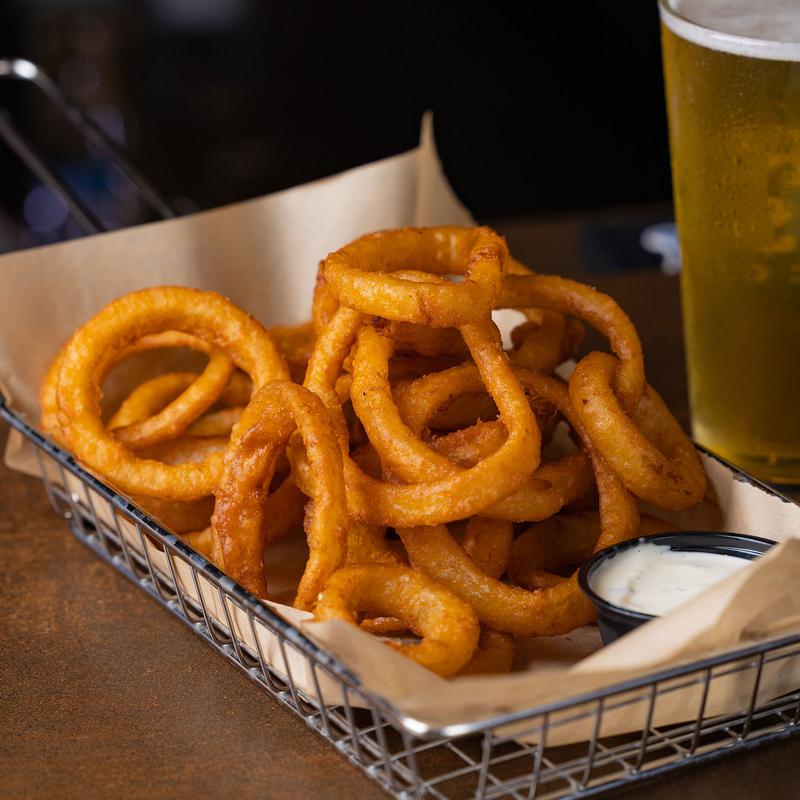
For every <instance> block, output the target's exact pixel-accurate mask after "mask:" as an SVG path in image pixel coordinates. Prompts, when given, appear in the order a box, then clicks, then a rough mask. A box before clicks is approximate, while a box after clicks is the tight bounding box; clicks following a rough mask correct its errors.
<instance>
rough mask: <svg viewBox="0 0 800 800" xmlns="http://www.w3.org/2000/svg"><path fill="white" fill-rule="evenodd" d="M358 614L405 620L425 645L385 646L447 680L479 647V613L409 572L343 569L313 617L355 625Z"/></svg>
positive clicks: (400, 569) (376, 567) (367, 567)
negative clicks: (339, 620)
mask: <svg viewBox="0 0 800 800" xmlns="http://www.w3.org/2000/svg"><path fill="white" fill-rule="evenodd" d="M359 612H362V613H363V612H372V613H379V614H385V615H389V616H395V617H398V618H399V619H401V620H402V621H403V622H404V623H405V626H406V627H407V628H408V629H409V630H411V631H413V632H414V633H416V634H417V635H418V636H420V637H421V639H422V641H421V642H419V643H418V644H404V643H400V642H386V645H387V646H389V647H391V648H392V649H394V650H397V651H398V652H400V653H402V654H403V655H405V656H407V657H408V658H410V659H412V660H413V661H416V662H417V663H418V664H420V665H422V666H423V667H427V668H428V669H430V670H431V671H433V672H436V673H437V674H439V675H441V676H442V677H445V678H446V677H449V676H450V675H454V674H455V673H457V672H458V671H459V670H461V669H463V668H464V667H465V666H466V665H467V664H468V663H469V661H470V659H471V658H472V655H473V653H474V652H475V648H476V646H477V644H478V637H479V635H480V627H479V625H478V620H477V619H476V618H475V612H474V611H473V610H472V609H471V608H470V607H469V606H468V605H467V604H466V603H464V602H463V601H462V600H459V599H458V598H457V597H456V596H455V595H454V594H452V593H451V592H449V591H447V589H444V588H442V587H441V586H438V585H437V584H435V583H434V582H433V581H432V580H430V578H427V577H426V576H425V575H423V574H421V573H419V572H415V571H414V570H411V569H408V568H407V567H392V566H387V565H384V564H370V565H361V566H352V567H345V568H344V569H340V570H339V571H338V572H336V573H335V574H334V575H333V576H332V577H331V578H330V579H329V580H328V582H327V584H326V585H325V589H324V590H323V592H322V594H321V595H320V598H319V601H318V602H317V606H316V608H315V610H314V615H315V618H316V619H318V620H330V619H341V620H345V621H346V622H349V623H351V624H353V625H357V624H358V621H357V615H358V613H359Z"/></svg>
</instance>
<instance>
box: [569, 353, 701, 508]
mask: <svg viewBox="0 0 800 800" xmlns="http://www.w3.org/2000/svg"><path fill="white" fill-rule="evenodd" d="M617 364H618V362H617V360H616V359H615V358H614V357H613V356H610V355H607V354H606V353H590V354H589V355H588V356H586V357H585V358H584V359H582V360H581V361H580V363H579V364H578V366H577V367H575V371H574V372H573V374H572V377H571V378H570V381H569V393H570V398H571V399H572V403H573V405H574V406H575V411H576V414H577V415H578V416H579V418H580V420H581V423H582V424H583V426H584V427H585V428H586V430H587V432H588V435H589V437H590V438H591V439H592V442H593V443H594V446H595V447H596V448H597V449H598V450H599V452H600V453H601V454H602V455H603V457H604V458H605V459H606V461H608V463H609V464H610V465H611V467H612V469H614V470H615V471H616V473H617V474H618V475H619V476H620V478H622V481H623V483H624V484H625V486H627V488H628V489H629V490H630V491H632V492H633V493H634V494H635V495H637V496H638V497H641V498H642V499H643V500H646V501H647V502H648V503H652V504H653V505H655V506H658V507H659V508H666V509H670V510H673V511H679V510H681V509H684V508H689V507H690V506H693V505H696V504H697V503H699V502H700V501H701V500H702V499H703V496H704V494H705V490H706V475H705V472H704V471H703V466H702V464H701V463H700V458H699V456H698V455H697V451H696V450H695V447H694V445H693V444H692V442H691V441H690V440H689V438H688V437H687V436H686V434H685V433H684V432H683V430H682V429H681V426H680V425H679V424H678V422H677V420H676V419H675V417H673V416H672V414H671V413H670V411H669V409H668V408H667V406H666V405H665V403H664V401H663V400H662V399H661V397H659V395H658V393H657V392H656V391H655V389H653V388H652V387H651V386H647V387H646V388H645V392H644V394H643V395H642V398H641V400H640V402H639V404H638V406H637V408H636V410H635V411H634V412H633V414H632V415H631V416H630V417H629V416H628V415H626V414H625V412H624V411H623V409H622V407H621V406H620V404H619V402H618V401H617V399H616V397H615V395H614V390H613V389H612V387H611V381H612V380H613V376H614V374H615V371H618V367H617Z"/></svg>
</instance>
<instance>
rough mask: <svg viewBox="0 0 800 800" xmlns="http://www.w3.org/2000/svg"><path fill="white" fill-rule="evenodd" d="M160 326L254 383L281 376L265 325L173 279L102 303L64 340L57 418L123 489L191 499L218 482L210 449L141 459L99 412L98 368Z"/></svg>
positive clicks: (77, 447) (93, 464) (74, 446)
mask: <svg viewBox="0 0 800 800" xmlns="http://www.w3.org/2000/svg"><path fill="white" fill-rule="evenodd" d="M164 330H166V331H173V330H175V331H180V332H185V333H191V335H193V336H196V337H198V338H201V339H203V340H204V341H206V342H207V343H208V344H210V345H213V346H215V347H219V348H220V349H222V350H225V351H226V352H227V353H228V355H229V356H230V358H231V359H232V361H233V362H234V363H235V364H236V365H237V366H238V367H239V368H240V369H243V370H244V371H245V372H247V373H248V374H249V375H250V376H251V378H252V380H253V383H254V386H256V387H260V386H262V385H263V384H264V383H266V382H268V381H270V380H273V379H276V378H285V377H286V376H287V369H286V365H285V364H284V362H283V359H282V358H281V356H280V354H279V353H278V351H277V349H276V347H275V345H274V343H273V341H272V339H271V338H270V336H269V334H268V333H267V331H266V330H265V329H264V328H263V327H262V326H261V325H260V324H259V323H258V322H256V321H255V320H254V319H253V318H252V317H250V316H249V315H248V314H246V313H245V312H244V311H241V310H240V309H238V308H237V307H236V306H234V305H233V304H232V303H231V302H230V301H229V300H226V299H225V298H224V297H222V296H221V295H219V294H216V293H215V292H203V291H199V290H196V289H187V288H183V287H177V286H168V287H157V288H153V289H143V290H141V291H138V292H133V293H131V294H128V295H125V296H124V297H121V298H119V299H117V300H115V301H113V302H112V303H110V304H109V305H107V306H106V307H105V308H104V309H103V310H102V311H100V312H99V313H98V314H97V315H95V316H94V317H93V318H92V319H91V320H90V321H89V322H87V323H86V324H85V325H83V327H81V328H79V329H78V331H77V332H76V333H75V335H74V336H73V337H72V339H71V340H70V341H69V343H68V344H67V347H66V349H65V350H64V353H63V355H62V357H61V359H60V361H61V366H60V369H59V373H58V387H57V396H58V407H59V416H58V419H59V423H60V425H61V429H62V432H63V434H64V437H65V439H66V441H67V443H68V444H69V447H70V449H71V450H72V452H73V453H74V454H75V455H76V457H77V458H78V459H80V460H81V461H82V462H84V463H85V464H87V465H88V466H89V467H90V468H91V469H94V470H96V471H97V472H99V473H101V474H103V475H105V476H106V477H107V478H108V480H109V481H111V483H113V484H114V485H115V486H117V487H118V488H119V489H121V490H122V491H124V492H128V493H131V494H146V495H148V496H151V497H161V498H164V499H167V498H174V499H178V500H196V499H199V498H200V497H205V496H206V495H208V494H211V493H212V492H213V490H214V488H215V487H216V483H217V479H218V476H219V472H220V466H221V465H220V463H219V461H218V460H217V457H216V456H212V457H211V459H209V461H208V462H204V463H202V464H177V465H166V464H160V463H158V462H155V461H145V460H141V459H138V458H137V457H136V456H135V455H134V454H133V453H132V452H131V451H130V450H129V449H128V448H127V447H125V446H124V445H123V444H122V443H120V442H118V441H116V439H115V438H114V437H113V435H112V434H111V433H110V432H109V431H107V430H106V429H105V426H104V425H103V422H102V420H101V418H100V393H101V392H100V385H99V382H98V370H100V371H102V368H103V367H104V365H105V364H108V363H113V361H114V360H115V359H116V358H117V357H119V356H120V355H121V354H122V353H124V352H125V351H126V350H127V349H129V348H130V346H131V345H132V344H133V343H134V342H136V340H137V339H141V337H143V336H146V335H148V334H152V333H158V332H160V331H164Z"/></svg>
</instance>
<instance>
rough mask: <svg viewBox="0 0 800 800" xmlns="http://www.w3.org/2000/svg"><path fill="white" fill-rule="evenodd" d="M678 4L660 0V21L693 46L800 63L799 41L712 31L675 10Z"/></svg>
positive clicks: (732, 53) (736, 54)
mask: <svg viewBox="0 0 800 800" xmlns="http://www.w3.org/2000/svg"><path fill="white" fill-rule="evenodd" d="M675 6H676V3H675V0H658V8H659V13H660V16H661V21H662V23H663V24H664V25H666V27H668V28H669V29H670V30H671V31H672V32H673V33H674V34H675V35H676V36H679V37H681V38H682V39H686V40H687V41H690V42H692V43H693V44H697V45H700V46H701V47H705V48H708V49H711V50H717V51H720V52H724V53H728V54H730V55H735V56H749V57H750V58H761V59H764V60H768V61H800V41H797V42H781V41H777V40H775V39H758V38H756V37H752V36H742V35H740V34H737V33H726V32H724V31H720V30H716V29H714V28H709V27H708V26H707V25H702V24H700V23H699V22H695V21H694V20H692V19H690V18H689V17H687V16H686V15H685V14H683V13H682V12H680V11H678V9H677V8H676V7H675Z"/></svg>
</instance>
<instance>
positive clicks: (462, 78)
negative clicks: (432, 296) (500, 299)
mask: <svg viewBox="0 0 800 800" xmlns="http://www.w3.org/2000/svg"><path fill="white" fill-rule="evenodd" d="M4 55H5V56H8V55H14V56H21V57H25V58H29V59H31V60H33V61H35V62H37V63H39V64H40V65H42V66H43V67H44V68H45V69H46V70H47V71H48V72H49V73H50V74H51V75H52V76H53V77H54V78H55V79H56V80H57V81H58V82H59V83H60V84H61V85H62V86H64V87H65V88H66V89H68V90H69V92H70V93H71V94H72V95H73V96H74V97H75V98H76V99H77V100H79V101H80V103H81V104H82V105H84V106H85V107H86V108H87V109H89V111H90V112H91V114H92V115H93V117H94V118H95V119H97V120H98V121H99V122H100V124H101V125H103V126H104V128H105V129H106V130H108V131H110V132H111V133H112V134H113V135H114V136H115V138H117V139H118V141H120V142H121V143H122V144H124V146H125V147H126V148H127V149H129V150H130V152H131V153H132V154H133V155H134V157H135V160H136V161H137V162H138V163H139V164H141V165H142V166H144V167H145V168H146V171H147V172H149V173H150V174H151V175H152V176H153V177H154V178H155V180H156V183H157V184H158V185H159V186H160V188H161V189H162V190H163V191H164V192H165V193H166V194H167V195H168V196H169V197H170V198H171V199H173V200H174V201H175V203H176V204H177V206H178V207H179V209H180V210H181V211H190V210H193V209H198V208H208V207H211V206H216V205H220V204H222V203H228V202H231V201H235V200H241V199H244V198H248V197H253V196H256V195H259V194H263V193H266V192H271V191H275V190H277V189H281V188H285V187H288V186H292V185H295V184H297V183H301V182H304V181H308V180H312V179H314V178H320V177H323V176H325V175H330V174H332V173H335V172H338V171H341V170H344V169H347V168H349V167H352V166H355V165H357V164H362V163H365V162H368V161H372V160H374V159H377V158H381V157H385V156H388V155H392V154H395V153H398V152H401V151H403V150H406V149H408V148H410V147H413V146H414V145H415V144H416V143H417V140H418V135H419V123H420V117H421V115H422V112H423V111H424V110H425V109H428V108H431V109H433V110H434V113H435V127H436V138H437V143H438V147H439V150H440V153H441V157H442V160H443V164H444V168H445V171H446V173H447V175H448V177H449V178H450V180H451V182H452V184H453V186H454V187H455V189H456V191H457V193H458V194H459V196H460V197H461V198H462V200H463V201H464V202H465V203H466V205H467V206H468V207H469V208H471V209H472V210H473V212H474V213H475V215H476V216H477V217H478V218H479V219H481V220H487V219H488V220H491V219H492V218H497V217H500V216H505V217H507V216H509V215H520V214H530V213H537V214H538V213H553V212H562V211H572V210H578V209H592V208H603V207H609V206H620V205H625V206H630V205H642V204H663V206H664V207H665V208H666V207H667V204H668V202H669V200H670V186H669V160H668V151H667V135H666V119H665V112H664V97H663V86H662V77H661V63H660V46H659V32H658V14H657V7H656V0H623V2H616V3H597V2H592V1H591V0H586V1H585V2H571V3H550V4H539V3H530V4H528V7H527V8H526V9H522V10H521V9H520V8H518V7H517V4H512V3H508V4H489V3H483V4H481V5H470V4H464V3H459V4H456V3H449V2H433V3H430V2H429V3H422V2H420V3H397V4H388V3H363V4H359V3H347V2H345V3H332V2H316V3H311V2H292V3H290V2H283V3H277V2H269V1H268V0H149V1H148V2H123V1H122V0H117V2H112V0H106V1H105V2H97V1H95V2H89V0H60V2H55V0H2V2H0V57H2V56H4ZM0 106H5V107H7V109H8V110H9V111H10V112H11V113H12V114H13V116H14V119H15V120H16V122H17V124H18V125H19V127H20V128H22V129H23V130H24V131H26V133H28V134H30V135H31V137H32V138H33V140H34V142H35V143H36V144H37V145H38V146H39V147H40V148H41V149H42V150H44V151H45V152H47V153H48V154H49V155H50V156H51V157H52V158H53V160H54V161H55V163H56V165H57V166H58V168H59V170H60V171H61V172H62V173H63V174H64V175H66V176H67V177H68V178H69V179H70V180H71V181H72V182H73V183H74V184H75V185H77V186H78V187H79V188H80V190H81V192H82V193H83V195H84V196H85V197H86V198H87V199H88V201H89V202H90V203H91V204H92V205H93V207H94V208H95V209H96V210H97V211H98V213H99V214H100V216H101V217H102V218H103V220H104V222H105V223H106V224H107V225H109V226H111V227H117V226H120V225H125V224H131V223H133V222H137V221H141V220H143V219H147V218H148V215H147V213H146V211H145V210H144V209H143V208H142V207H141V206H140V204H139V203H138V201H137V198H136V197H135V195H134V193H133V192H132V190H131V188H130V187H129V186H128V185H127V184H126V183H125V181H124V180H122V179H121V178H120V176H118V175H117V174H116V173H115V172H114V171H113V170H112V169H110V168H109V166H108V165H107V164H105V163H104V162H103V161H102V160H101V159H99V158H98V157H97V156H96V155H95V154H93V153H91V152H87V151H86V150H85V148H84V147H83V146H82V144H81V141H80V139H79V138H78V137H77V136H75V135H74V133H73V132H72V131H71V130H70V128H69V126H68V125H66V124H65V123H64V122H63V120H62V119H60V118H59V117H58V115H56V114H54V113H53V112H52V111H51V110H49V109H48V108H47V107H46V106H45V104H44V103H43V102H42V101H41V100H40V98H38V97H37V96H36V92H35V90H33V89H32V88H31V87H29V86H24V85H19V84H13V85H12V84H11V82H9V81H0ZM0 175H2V191H1V192H0V251H2V250H12V249H16V248H18V247H24V246H30V245H32V244H41V243H46V242H48V241H55V240H56V239H61V238H64V237H68V236H72V235H77V233H78V231H77V228H76V227H75V226H74V224H73V223H71V222H70V221H69V220H67V219H66V216H65V212H64V210H63V209H62V208H61V207H60V206H59V204H58V203H57V202H55V201H54V200H53V198H52V197H51V196H50V195H49V193H48V192H47V191H46V190H44V189H42V188H41V187H39V186H37V182H36V181H35V179H33V178H32V177H31V176H30V175H29V173H27V172H26V171H25V170H24V169H23V168H22V167H21V166H20V165H19V162H18V160H17V159H16V157H15V156H14V155H13V154H11V153H10V152H9V151H8V149H7V148H6V147H5V146H4V145H3V144H2V143H0Z"/></svg>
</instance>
